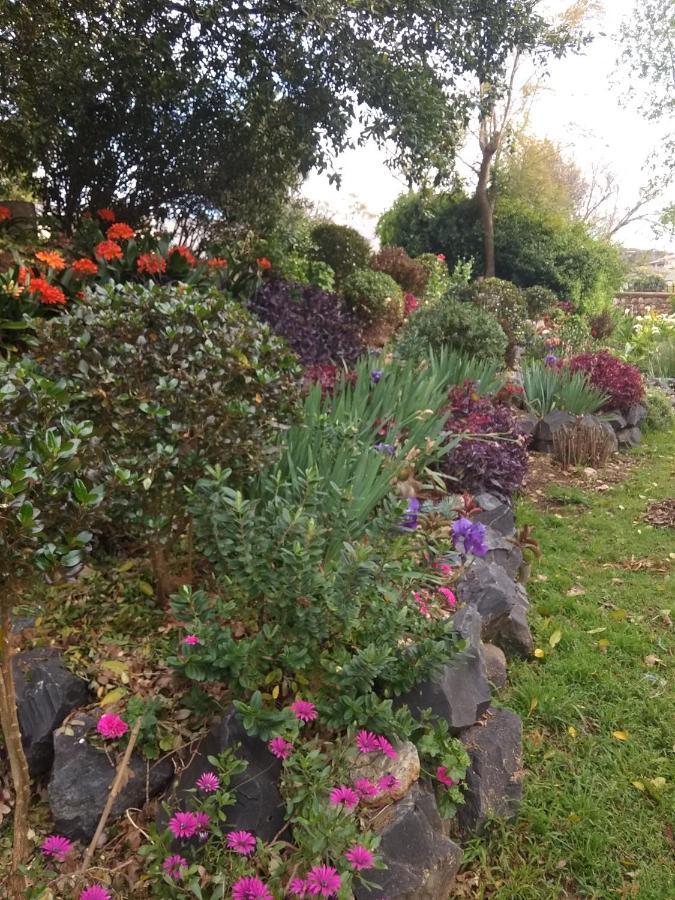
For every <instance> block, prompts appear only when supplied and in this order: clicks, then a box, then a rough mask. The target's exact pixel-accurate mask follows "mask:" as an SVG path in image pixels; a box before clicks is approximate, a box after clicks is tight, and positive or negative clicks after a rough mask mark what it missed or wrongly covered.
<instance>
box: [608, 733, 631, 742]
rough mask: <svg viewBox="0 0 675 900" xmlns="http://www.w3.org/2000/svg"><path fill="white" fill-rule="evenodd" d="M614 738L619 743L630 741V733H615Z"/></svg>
mask: <svg viewBox="0 0 675 900" xmlns="http://www.w3.org/2000/svg"><path fill="white" fill-rule="evenodd" d="M612 737H613V738H616V739H617V741H627V740H628V732H627V731H613V732H612Z"/></svg>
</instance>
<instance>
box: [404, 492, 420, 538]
mask: <svg viewBox="0 0 675 900" xmlns="http://www.w3.org/2000/svg"><path fill="white" fill-rule="evenodd" d="M421 506H422V504H421V503H420V501H419V500H418V499H417V497H410V498H409V500H408V509H407V511H406V513H405V515H404V516H403V518H402V519H401V524H400V526H399V528H401V529H402V530H403V531H414V530H415V529H416V528H417V516H418V514H419V511H420V508H421Z"/></svg>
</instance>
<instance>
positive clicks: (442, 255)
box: [436, 253, 445, 262]
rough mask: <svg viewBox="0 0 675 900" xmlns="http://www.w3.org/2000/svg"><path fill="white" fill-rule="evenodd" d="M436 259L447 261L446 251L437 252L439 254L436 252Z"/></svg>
mask: <svg viewBox="0 0 675 900" xmlns="http://www.w3.org/2000/svg"><path fill="white" fill-rule="evenodd" d="M436 259H437V260H438V261H439V262H445V253H437V254H436Z"/></svg>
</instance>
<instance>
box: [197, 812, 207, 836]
mask: <svg viewBox="0 0 675 900" xmlns="http://www.w3.org/2000/svg"><path fill="white" fill-rule="evenodd" d="M194 817H195V822H196V823H197V830H198V831H203V830H204V829H205V828H208V827H209V825H210V824H211V816H210V815H209V814H208V813H205V812H196V813H195V814H194Z"/></svg>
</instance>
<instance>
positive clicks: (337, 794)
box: [330, 784, 359, 809]
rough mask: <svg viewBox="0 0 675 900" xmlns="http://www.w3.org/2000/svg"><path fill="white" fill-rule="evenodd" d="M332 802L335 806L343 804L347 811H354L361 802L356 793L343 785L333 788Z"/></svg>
mask: <svg viewBox="0 0 675 900" xmlns="http://www.w3.org/2000/svg"><path fill="white" fill-rule="evenodd" d="M330 802H331V804H332V805H333V806H339V805H340V804H342V805H343V806H346V807H347V809H354V807H355V806H356V805H357V804H358V802H359V795H358V794H357V793H356V791H354V790H352V789H351V788H350V787H347V786H346V785H344V784H343V785H340V787H336V788H333V790H332V791H331V792H330Z"/></svg>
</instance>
